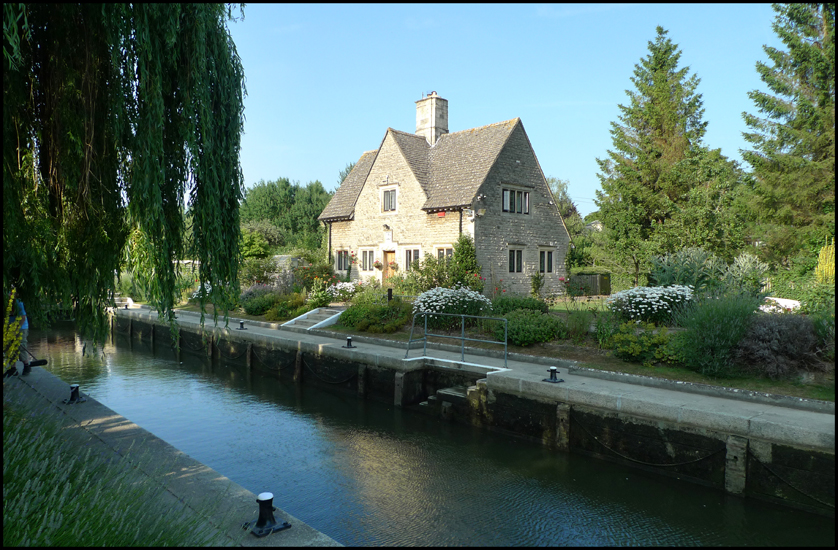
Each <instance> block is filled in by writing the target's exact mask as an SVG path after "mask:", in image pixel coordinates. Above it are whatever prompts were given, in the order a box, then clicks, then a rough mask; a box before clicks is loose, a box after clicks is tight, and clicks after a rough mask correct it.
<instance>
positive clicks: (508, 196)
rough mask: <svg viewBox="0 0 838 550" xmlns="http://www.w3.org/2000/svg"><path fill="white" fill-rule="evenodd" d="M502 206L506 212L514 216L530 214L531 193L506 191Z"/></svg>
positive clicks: (504, 191)
mask: <svg viewBox="0 0 838 550" xmlns="http://www.w3.org/2000/svg"><path fill="white" fill-rule="evenodd" d="M501 202H502V204H501V206H502V209H503V211H504V212H510V213H513V214H529V213H530V192H529V191H515V190H514V189H504V190H503V194H502V199H501Z"/></svg>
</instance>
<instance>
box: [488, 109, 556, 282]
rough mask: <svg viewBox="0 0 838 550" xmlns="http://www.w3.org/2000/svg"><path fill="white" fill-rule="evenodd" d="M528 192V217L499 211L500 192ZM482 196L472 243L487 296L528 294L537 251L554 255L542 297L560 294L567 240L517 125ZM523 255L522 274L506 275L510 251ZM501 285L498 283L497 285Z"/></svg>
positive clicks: (527, 142) (537, 263) (538, 169)
mask: <svg viewBox="0 0 838 550" xmlns="http://www.w3.org/2000/svg"><path fill="white" fill-rule="evenodd" d="M503 188H508V189H514V190H521V191H528V192H529V199H530V201H529V202H530V213H529V214H528V215H524V214H517V213H509V212H503V210H502V205H501V200H502V194H501V193H502V189H503ZM479 195H485V197H484V198H483V199H482V200H478V201H475V202H474V208H475V210H476V211H479V210H481V209H485V213H484V214H483V215H482V216H478V217H477V218H476V220H475V228H474V238H475V248H476V249H477V261H478V262H479V263H480V265H481V266H483V271H482V274H483V276H484V277H486V279H487V294H491V291H493V290H494V288H496V287H497V288H501V287H502V288H506V289H507V291H508V292H513V293H515V294H529V292H530V289H531V288H532V283H531V279H530V277H531V276H532V275H533V274H534V273H536V272H538V270H539V252H540V251H542V250H543V251H549V250H552V251H553V272H552V273H545V274H544V275H545V282H544V288H543V292H544V293H548V294H549V293H561V292H563V285H562V284H561V283H560V282H559V277H566V276H567V274H566V273H565V256H566V255H567V250H568V246H569V244H570V237H569V236H568V233H567V229H566V228H565V225H564V222H563V221H562V219H561V215H560V214H559V211H558V207H557V206H556V205H555V204H550V202H551V201H552V200H553V198H552V196H551V194H550V191H549V189H548V187H547V183H546V181H545V179H544V175H543V173H542V171H541V167H540V166H539V164H538V160H537V158H536V156H535V154H534V153H533V149H532V146H531V145H530V142H529V139H528V138H527V135H526V132H524V129H523V126H522V125H520V124H519V125H518V126H517V127H516V128H515V130H514V131H513V132H512V135H510V137H509V140H508V142H507V145H506V147H504V149H503V151H502V152H501V154H500V156H499V157H498V160H497V162H496V163H495V165H494V167H493V168H492V170H491V171H490V172H489V175H488V177H487V178H486V181H485V182H484V183H483V185H482V186H481V188H480V190H479V191H478V196H479ZM510 247H512V248H519V249H522V250H523V270H522V272H521V273H510V272H509V249H510ZM501 280H502V281H503V282H502V283H500V281H501Z"/></svg>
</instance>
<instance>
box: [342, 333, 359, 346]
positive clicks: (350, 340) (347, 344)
mask: <svg viewBox="0 0 838 550" xmlns="http://www.w3.org/2000/svg"><path fill="white" fill-rule="evenodd" d="M341 347H342V348H351V349H355V348H356V347H358V346H353V345H352V337H351V336H347V337H346V345H345V346H341Z"/></svg>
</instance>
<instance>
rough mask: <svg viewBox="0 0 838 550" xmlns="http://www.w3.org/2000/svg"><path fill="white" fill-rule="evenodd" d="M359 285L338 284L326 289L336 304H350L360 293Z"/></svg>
mask: <svg viewBox="0 0 838 550" xmlns="http://www.w3.org/2000/svg"><path fill="white" fill-rule="evenodd" d="M358 288H359V285H357V284H355V283H345V282H341V283H337V284H333V285H332V286H330V287H329V288H327V289H326V292H328V293H329V296H331V298H332V300H334V301H336V302H348V301H349V300H351V299H352V296H354V295H355V292H357V291H358Z"/></svg>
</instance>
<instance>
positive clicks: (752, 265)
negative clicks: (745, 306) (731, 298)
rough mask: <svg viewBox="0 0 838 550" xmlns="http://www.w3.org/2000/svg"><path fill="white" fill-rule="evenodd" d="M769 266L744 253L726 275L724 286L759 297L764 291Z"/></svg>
mask: <svg viewBox="0 0 838 550" xmlns="http://www.w3.org/2000/svg"><path fill="white" fill-rule="evenodd" d="M766 273H768V264H765V263H763V262H761V261H760V260H759V259H758V258H757V257H756V256H754V255H753V254H748V253H747V252H743V253H742V254H740V255H739V256H737V257H736V259H735V260H733V263H732V264H730V265H729V266H728V267H727V269H726V270H725V273H724V277H723V280H724V284H725V286H726V288H727V289H728V290H730V291H738V292H746V293H748V294H752V295H755V296H756V295H757V294H759V293H760V291H761V290H762V285H763V282H764V279H765V274H766Z"/></svg>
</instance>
